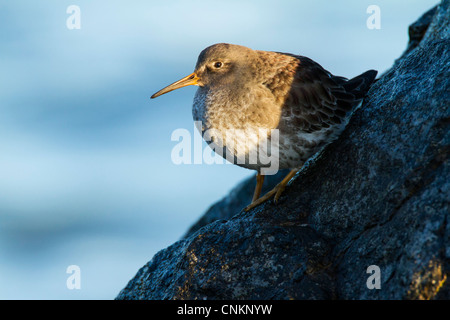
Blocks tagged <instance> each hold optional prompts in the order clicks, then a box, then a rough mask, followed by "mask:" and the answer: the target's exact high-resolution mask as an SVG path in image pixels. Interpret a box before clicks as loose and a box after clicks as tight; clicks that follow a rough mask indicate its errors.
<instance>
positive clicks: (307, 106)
mask: <svg viewBox="0 0 450 320" xmlns="http://www.w3.org/2000/svg"><path fill="white" fill-rule="evenodd" d="M376 75H377V71H375V70H369V71H366V72H364V73H363V74H361V75H359V76H357V77H355V78H353V79H350V80H348V79H346V78H344V77H339V76H334V75H332V74H331V73H330V72H328V71H327V70H325V69H324V68H322V67H321V66H320V65H319V64H318V63H317V62H314V61H313V60H311V59H309V58H307V57H304V56H299V55H294V54H290V53H281V52H272V51H260V50H252V49H250V48H247V47H244V46H240V45H233V44H227V43H219V44H215V45H212V46H210V47H208V48H206V49H204V50H203V51H202V52H201V53H200V55H199V57H198V60H197V64H196V66H195V70H194V72H193V73H191V74H190V75H188V76H186V77H184V78H182V79H180V80H178V81H176V82H174V83H172V84H171V85H169V86H167V87H165V88H164V89H162V90H160V91H158V92H157V93H155V94H154V95H152V96H151V98H156V97H158V96H160V95H162V94H165V93H167V92H170V91H172V90H175V89H178V88H181V87H185V86H189V85H195V86H198V87H199V88H198V90H197V92H196V94H195V97H194V104H193V109H192V113H193V117H194V120H195V121H199V122H200V123H201V124H202V125H201V128H199V130H200V131H201V133H202V135H203V134H205V133H206V132H208V139H205V140H206V141H207V142H208V143H209V144H210V146H211V147H212V148H213V149H214V151H216V152H219V153H220V154H221V155H222V156H224V157H225V156H226V155H231V157H232V161H233V163H235V164H237V165H239V166H242V167H245V168H248V169H253V170H256V171H257V174H256V181H257V183H256V188H255V192H254V196H253V200H252V203H251V204H250V205H248V206H247V207H246V208H245V210H246V211H248V210H250V209H252V208H254V207H255V206H257V205H259V204H261V203H263V202H264V201H266V200H268V199H270V198H271V197H272V196H274V201H275V202H276V201H278V199H279V197H280V195H281V193H282V192H283V190H284V188H285V187H286V185H287V184H288V182H289V181H290V180H291V179H292V178H293V177H294V176H295V174H296V172H297V171H298V170H299V169H300V168H301V167H302V166H303V164H304V163H305V162H306V161H307V160H308V159H309V158H310V157H312V156H313V155H315V154H316V153H317V152H319V151H320V150H321V149H323V148H324V147H325V146H326V145H327V144H329V143H330V142H332V141H333V140H335V139H336V138H337V137H338V136H339V134H340V133H341V132H342V131H343V130H344V128H345V126H346V125H347V123H348V121H349V119H350V117H351V114H352V113H353V111H354V110H355V109H356V108H357V107H358V106H359V104H360V103H361V101H362V99H363V98H364V96H365V94H366V93H367V91H368V90H369V88H370V85H371V84H372V83H373V82H374V80H375V77H376ZM230 132H231V134H230ZM261 132H263V134H258V133H261ZM274 132H276V133H277V134H276V141H274V140H275V139H274V137H275V135H274V134H273V133H274ZM240 142H245V143H240ZM268 142H269V143H270V145H271V147H270V148H267V147H266V148H261V145H263V144H267V143H268ZM255 150H256V154H258V153H259V154H258V157H257V158H256V160H255V159H251V157H250V156H249V155H250V154H255V152H254V151H255ZM275 151H276V152H277V153H278V159H277V161H278V162H277V167H278V168H279V169H287V168H289V169H291V171H290V172H289V174H287V176H286V177H285V178H284V179H283V180H282V181H281V182H280V183H279V184H278V185H277V186H276V187H275V188H274V189H273V190H271V191H269V192H268V193H267V194H265V195H264V196H263V197H260V195H261V188H262V184H263V182H264V176H265V173H264V169H265V168H267V167H268V165H269V164H268V163H267V162H264V161H262V160H261V159H262V158H264V156H266V157H268V156H269V153H272V154H273V153H274V152H275ZM262 153H266V154H262ZM227 160H230V159H229V158H228V157H227Z"/></svg>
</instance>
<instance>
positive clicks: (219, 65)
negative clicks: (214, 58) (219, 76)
mask: <svg viewBox="0 0 450 320" xmlns="http://www.w3.org/2000/svg"><path fill="white" fill-rule="evenodd" d="M220 67H222V62H220V61H219V62H216V63H214V68H217V69H218V68H220Z"/></svg>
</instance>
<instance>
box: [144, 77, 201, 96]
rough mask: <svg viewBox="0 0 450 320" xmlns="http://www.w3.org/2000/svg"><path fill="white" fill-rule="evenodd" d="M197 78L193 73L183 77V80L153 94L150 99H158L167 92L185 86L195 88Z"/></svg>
mask: <svg viewBox="0 0 450 320" xmlns="http://www.w3.org/2000/svg"><path fill="white" fill-rule="evenodd" d="M198 79H199V78H198V77H197V75H196V74H195V72H194V73H191V74H190V75H188V76H186V77H184V78H183V79H180V80H178V81H176V82H174V83H172V84H170V85H168V86H167V87H165V88H164V89H161V90H159V91H158V92H157V93H155V94H154V95H152V96H151V97H150V98H151V99H154V98H156V97H159V96H161V95H163V94H165V93H167V92H170V91H173V90H176V89H179V88H182V87H186V86H192V85H194V86H196V85H198V84H197V81H198Z"/></svg>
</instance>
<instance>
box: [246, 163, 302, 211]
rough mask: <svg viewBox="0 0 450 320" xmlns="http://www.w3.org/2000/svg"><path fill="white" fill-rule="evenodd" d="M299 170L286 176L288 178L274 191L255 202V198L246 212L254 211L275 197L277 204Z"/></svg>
mask: <svg viewBox="0 0 450 320" xmlns="http://www.w3.org/2000/svg"><path fill="white" fill-rule="evenodd" d="M298 170H299V169H292V170H291V171H290V172H289V173H288V174H287V175H286V177H284V179H283V180H281V182H280V183H279V184H277V185H276V186H275V188H273V189H272V190H270V191H269V192H267V193H266V194H265V195H264V196H262V197H261V198H259V199H256V200H255V197H253V202H252V203H251V204H249V205H248V206H247V207H245V209H244V211H249V210H250V209H253V208H255V207H256V206H259V205H260V204H261V203H263V202H265V201H267V200H269V199H270V198H271V197H272V196H273V195H275V197H274V201H275V202H277V201H278V199H279V198H280V196H281V194H282V193H283V191H284V188H285V187H286V185H287V184H288V182H289V181H290V180H291V179H292V178H293V177H294V176H295V174H296V173H297V171H298ZM257 179H258V177H257ZM255 193H256V190H255Z"/></svg>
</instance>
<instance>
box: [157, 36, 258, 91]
mask: <svg viewBox="0 0 450 320" xmlns="http://www.w3.org/2000/svg"><path fill="white" fill-rule="evenodd" d="M255 55H256V52H255V51H253V50H252V49H249V48H247V47H243V46H238V45H234V44H228V43H218V44H215V45H212V46H210V47H208V48H206V49H204V50H203V51H202V52H201V53H200V55H199V57H198V60H197V64H196V66H195V70H194V72H193V73H191V74H190V75H188V76H186V77H184V78H182V79H180V80H178V81H176V82H174V83H172V84H170V85H168V86H167V87H165V88H163V89H161V90H160V91H158V92H156V93H155V94H154V95H152V96H151V98H152V99H153V98H156V97H159V96H160V95H163V94H165V93H168V92H170V91H173V90H176V89H179V88H182V87H186V86H190V85H195V86H200V87H212V86H239V85H240V81H245V80H244V79H246V81H248V80H249V79H250V78H251V75H252V74H254V68H256V65H254V64H252V63H249V62H250V61H253V59H252V57H254V56H255Z"/></svg>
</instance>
